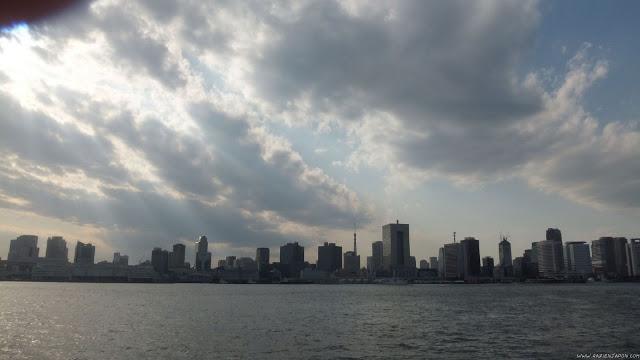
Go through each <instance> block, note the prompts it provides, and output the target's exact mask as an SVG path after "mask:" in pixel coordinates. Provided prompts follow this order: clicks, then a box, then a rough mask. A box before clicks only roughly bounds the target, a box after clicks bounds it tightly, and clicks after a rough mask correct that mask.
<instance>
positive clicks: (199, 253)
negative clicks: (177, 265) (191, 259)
mask: <svg viewBox="0 0 640 360" xmlns="http://www.w3.org/2000/svg"><path fill="white" fill-rule="evenodd" d="M209 270H211V253H210V252H209V241H207V237H206V236H204V235H201V236H200V237H199V238H198V241H196V271H209Z"/></svg>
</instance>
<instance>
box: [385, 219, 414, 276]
mask: <svg viewBox="0 0 640 360" xmlns="http://www.w3.org/2000/svg"><path fill="white" fill-rule="evenodd" d="M382 243H383V245H382V252H383V263H384V269H385V270H387V271H391V272H393V271H395V270H403V269H406V268H407V267H408V265H409V261H410V259H409V258H410V257H411V251H410V248H409V244H410V243H409V224H400V222H399V221H396V223H395V224H387V225H384V226H383V227H382Z"/></svg>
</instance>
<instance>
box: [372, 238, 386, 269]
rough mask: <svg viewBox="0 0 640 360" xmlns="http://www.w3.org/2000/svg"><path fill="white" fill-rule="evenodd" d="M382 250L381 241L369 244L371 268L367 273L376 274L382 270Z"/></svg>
mask: <svg viewBox="0 0 640 360" xmlns="http://www.w3.org/2000/svg"><path fill="white" fill-rule="evenodd" d="M383 266H384V250H383V243H382V241H374V242H373V243H372V244H371V268H370V269H369V272H371V273H374V274H375V273H377V272H379V271H382V270H383Z"/></svg>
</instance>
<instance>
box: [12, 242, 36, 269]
mask: <svg viewBox="0 0 640 360" xmlns="http://www.w3.org/2000/svg"><path fill="white" fill-rule="evenodd" d="M39 253H40V249H39V248H38V237H37V236H36V235H20V236H18V237H17V238H16V239H14V240H11V241H10V242H9V256H8V257H7V268H9V269H11V270H19V271H31V270H32V269H33V267H34V266H35V264H36V262H37V261H38V254H39Z"/></svg>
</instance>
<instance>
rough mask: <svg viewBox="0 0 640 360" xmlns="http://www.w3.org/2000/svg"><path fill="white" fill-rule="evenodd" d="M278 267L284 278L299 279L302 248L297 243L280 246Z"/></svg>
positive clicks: (302, 260)
mask: <svg viewBox="0 0 640 360" xmlns="http://www.w3.org/2000/svg"><path fill="white" fill-rule="evenodd" d="M280 265H281V267H282V272H283V276H284V277H289V278H299V277H300V271H302V269H303V268H304V247H302V246H300V245H299V244H298V242H293V243H287V244H286V245H283V246H280Z"/></svg>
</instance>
